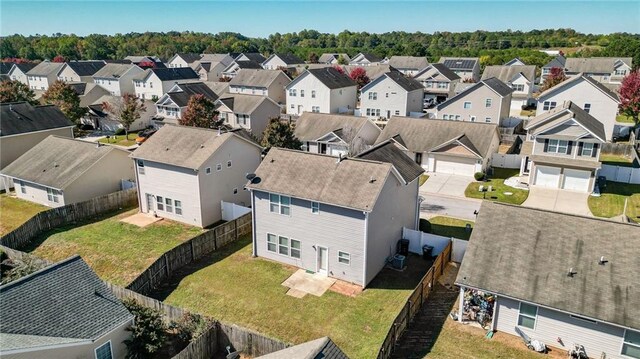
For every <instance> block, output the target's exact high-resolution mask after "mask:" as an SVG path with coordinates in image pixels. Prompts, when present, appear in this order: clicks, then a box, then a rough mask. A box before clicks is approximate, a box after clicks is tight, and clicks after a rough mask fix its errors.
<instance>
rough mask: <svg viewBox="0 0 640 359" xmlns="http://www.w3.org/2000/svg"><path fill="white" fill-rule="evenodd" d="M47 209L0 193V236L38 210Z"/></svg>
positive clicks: (16, 226) (18, 225)
mask: <svg viewBox="0 0 640 359" xmlns="http://www.w3.org/2000/svg"><path fill="white" fill-rule="evenodd" d="M47 209H49V207H45V206H42V205H39V204H35V203H32V202H29V201H24V200H21V199H18V198H16V197H11V196H8V195H6V194H2V195H0V236H3V235H5V234H7V233H9V232H11V231H13V230H14V229H16V228H18V227H20V226H21V225H22V224H23V223H24V222H26V221H27V220H29V218H31V217H33V216H34V215H36V214H37V213H39V212H42V211H44V210H47Z"/></svg>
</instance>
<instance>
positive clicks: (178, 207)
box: [173, 199, 183, 217]
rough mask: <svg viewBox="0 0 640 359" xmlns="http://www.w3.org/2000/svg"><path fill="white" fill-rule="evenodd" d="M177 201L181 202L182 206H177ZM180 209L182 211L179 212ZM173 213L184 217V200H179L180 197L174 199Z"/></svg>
mask: <svg viewBox="0 0 640 359" xmlns="http://www.w3.org/2000/svg"><path fill="white" fill-rule="evenodd" d="M176 202H180V206H177V205H176ZM178 209H180V213H178V212H177V210H178ZM173 213H174V214H175V215H176V216H181V217H182V213H183V211H182V201H181V200H179V199H178V200H176V199H174V200H173Z"/></svg>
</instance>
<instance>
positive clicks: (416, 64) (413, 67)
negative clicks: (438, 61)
mask: <svg viewBox="0 0 640 359" xmlns="http://www.w3.org/2000/svg"><path fill="white" fill-rule="evenodd" d="M387 65H389V66H391V67H393V68H394V69H396V70H398V71H400V72H402V73H403V74H404V75H406V76H412V77H413V76H415V75H416V74H417V73H418V72H419V71H420V70H422V69H424V68H425V67H427V66H428V65H429V62H428V61H427V58H426V57H420V56H391V58H390V59H389V62H387Z"/></svg>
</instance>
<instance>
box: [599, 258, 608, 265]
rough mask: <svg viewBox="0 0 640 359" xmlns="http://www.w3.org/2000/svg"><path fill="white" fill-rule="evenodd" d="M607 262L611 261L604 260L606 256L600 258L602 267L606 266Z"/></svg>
mask: <svg viewBox="0 0 640 359" xmlns="http://www.w3.org/2000/svg"><path fill="white" fill-rule="evenodd" d="M607 262H609V261H608V260H606V259H604V256H602V257H600V260H598V264H600V265H601V266H603V265H605V264H606V263H607Z"/></svg>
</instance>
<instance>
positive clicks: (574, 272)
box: [567, 267, 578, 277]
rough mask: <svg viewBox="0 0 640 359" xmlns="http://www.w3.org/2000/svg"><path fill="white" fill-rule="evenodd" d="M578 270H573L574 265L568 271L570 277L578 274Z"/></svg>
mask: <svg viewBox="0 0 640 359" xmlns="http://www.w3.org/2000/svg"><path fill="white" fill-rule="evenodd" d="M577 273H578V272H576V271H575V270H573V267H571V268H569V273H567V276H568V277H573V276H574V275H575V274H577Z"/></svg>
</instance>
